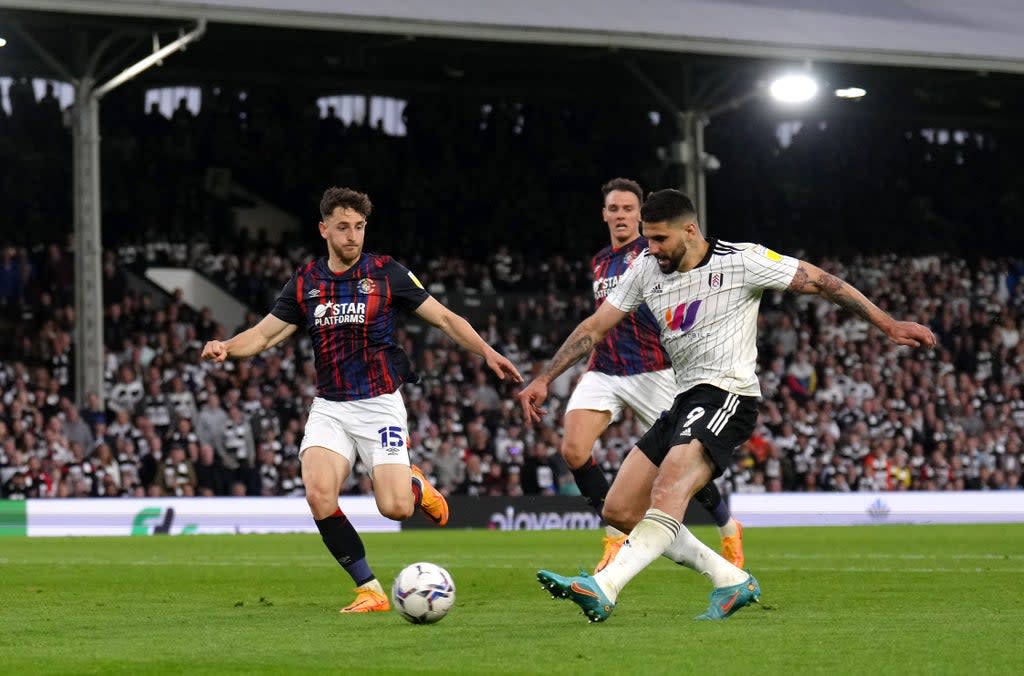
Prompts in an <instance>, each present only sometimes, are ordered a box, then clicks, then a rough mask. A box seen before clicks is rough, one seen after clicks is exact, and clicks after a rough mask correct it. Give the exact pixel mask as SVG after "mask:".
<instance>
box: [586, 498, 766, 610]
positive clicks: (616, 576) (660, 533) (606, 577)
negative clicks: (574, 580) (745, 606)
mask: <svg viewBox="0 0 1024 676" xmlns="http://www.w3.org/2000/svg"><path fill="white" fill-rule="evenodd" d="M678 532H679V522H678V521H676V520H675V519H674V518H673V517H671V516H669V515H668V514H666V513H665V512H662V511H661V510H658V509H649V510H647V513H646V514H645V515H644V518H643V519H642V520H641V521H640V523H638V524H637V525H636V526H635V527H634V528H633V532H631V533H630V534H629V539H628V540H626V542H625V544H623V545H622V549H620V550H619V553H618V554H616V555H615V559H614V560H613V561H612V562H611V563H609V564H608V566H607V567H606V568H605V569H604V570H602V571H601V572H600V573H597V574H596V575H594V581H595V582H597V584H598V586H599V587H601V591H603V592H604V593H605V596H607V597H608V598H609V599H611V600H612V602H614V601H615V599H617V598H618V596H619V592H620V591H622V588H623V587H625V586H626V585H627V584H628V583H629V581H630V580H632V579H633V578H634V577H636V575H637V574H638V573H639V572H640V571H641V570H643V569H644V568H646V567H647V566H649V565H650V564H651V562H652V561H654V560H655V559H656V558H658V557H659V556H661V554H662V553H663V552H664V551H665V548H666V547H668V546H669V545H670V544H672V541H673V540H674V539H675V537H676V533H678ZM744 579H746V578H744Z"/></svg>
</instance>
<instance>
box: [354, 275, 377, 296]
mask: <svg viewBox="0 0 1024 676" xmlns="http://www.w3.org/2000/svg"><path fill="white" fill-rule="evenodd" d="M358 288H359V293H361V294H363V295H364V296H368V295H370V294H371V293H373V292H374V290H376V288H377V285H376V284H375V283H374V281H373V280H372V279H370V278H369V277H363V278H362V279H360V280H359V287H358Z"/></svg>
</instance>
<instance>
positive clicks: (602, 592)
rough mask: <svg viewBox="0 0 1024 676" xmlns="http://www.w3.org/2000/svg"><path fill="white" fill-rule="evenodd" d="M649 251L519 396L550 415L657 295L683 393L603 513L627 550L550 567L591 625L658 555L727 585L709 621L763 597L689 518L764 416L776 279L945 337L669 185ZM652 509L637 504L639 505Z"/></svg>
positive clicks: (649, 228)
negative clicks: (578, 375) (763, 375)
mask: <svg viewBox="0 0 1024 676" xmlns="http://www.w3.org/2000/svg"><path fill="white" fill-rule="evenodd" d="M641 217H642V220H643V223H644V234H645V236H646V237H647V240H648V247H649V251H648V252H647V253H646V254H645V255H644V256H643V257H642V258H641V259H639V260H637V261H636V262H635V263H634V264H633V265H632V266H631V267H630V268H629V270H628V271H627V272H626V274H625V275H623V277H622V278H621V279H620V281H619V283H618V285H617V286H616V288H615V289H614V290H613V291H612V293H611V294H610V295H609V296H608V299H607V302H605V303H604V304H602V305H601V307H600V308H598V310H597V311H596V312H595V313H594V314H593V315H591V316H590V317H588V318H587V319H585V320H583V321H582V322H581V323H580V324H579V326H577V327H576V329H575V331H573V333H572V334H571V335H570V336H569V337H568V338H567V339H566V341H565V342H564V343H563V344H562V346H561V347H560V348H559V349H558V352H556V354H555V356H554V357H553V358H552V359H551V361H550V363H549V364H548V365H547V367H546V368H545V370H544V371H543V372H542V373H541V374H540V375H538V376H537V377H536V378H535V379H534V380H533V382H531V383H530V385H529V386H527V387H526V388H525V389H524V390H523V391H522V392H520V394H519V395H518V397H519V400H520V403H521V404H522V406H523V411H524V413H525V415H526V418H527V420H530V421H535V420H538V419H539V418H540V416H541V415H542V413H543V412H542V409H541V408H540V405H541V404H542V403H543V402H544V400H545V399H546V397H547V386H548V383H549V382H551V380H553V379H554V378H555V377H557V376H558V375H559V374H560V373H562V372H563V371H564V370H565V369H566V368H568V367H569V366H571V365H572V364H573V363H575V362H576V361H578V360H579V359H580V358H582V357H583V356H585V355H587V354H589V353H590V351H591V350H592V349H593V346H594V344H595V343H597V342H598V341H600V340H601V339H602V338H603V337H604V335H605V334H607V333H608V331H609V330H611V328H612V327H614V326H615V325H616V324H618V323H619V322H620V321H621V320H622V318H623V317H624V316H625V315H626V314H627V313H629V312H632V311H633V310H634V309H636V308H637V307H639V306H640V304H641V303H646V304H647V305H648V307H650V309H651V311H652V312H653V313H654V316H655V317H657V319H658V323H659V324H660V325H661V341H662V344H663V345H664V346H665V349H666V350H667V351H668V353H669V356H670V357H671V359H672V366H673V368H674V369H675V375H676V389H677V391H678V394H677V396H676V399H675V403H674V404H673V406H672V409H671V410H670V411H669V412H668V414H667V415H665V416H662V417H661V418H659V419H658V421H657V422H656V423H655V424H654V426H653V427H652V428H651V429H650V430H649V431H648V432H647V434H645V435H644V436H643V438H642V439H640V441H639V442H638V443H637V446H636V447H635V448H633V449H632V451H630V453H629V456H628V457H627V458H626V462H625V463H623V466H622V468H621V469H620V470H619V474H618V476H617V477H616V480H615V482H614V483H613V484H612V487H611V490H610V491H609V493H608V497H607V500H606V502H605V507H604V512H603V515H604V518H605V519H606V520H607V521H608V522H609V523H611V524H612V525H614V526H616V527H618V528H619V529H621V530H623V531H625V532H628V533H629V534H630V535H629V539H628V540H627V541H626V543H625V544H624V545H623V547H622V549H621V550H620V551H619V553H618V554H617V556H616V557H615V559H614V560H613V561H612V562H611V563H610V564H609V565H608V566H607V567H606V568H605V569H604V570H602V571H601V572H599V573H596V574H595V575H593V576H591V575H587V574H585V573H583V574H580V575H577V576H571V577H570V576H563V575H558V574H556V573H553V572H550V571H547V570H541V571H539V572H538V573H537V579H538V580H539V581H540V582H541V584H542V585H543V586H544V587H545V588H546V589H547V590H548V591H549V592H551V594H552V595H554V596H555V597H560V598H569V599H572V601H573V602H575V603H576V604H577V605H578V606H579V607H580V608H581V609H582V610H583V613H584V614H585V615H586V616H587V617H588V618H589V620H590V621H591V622H601V621H604V620H606V619H607V618H608V617H609V616H610V615H611V613H612V611H613V610H614V609H615V604H616V601H617V599H618V596H619V593H620V592H621V591H622V589H623V587H625V585H626V584H627V583H628V582H629V581H630V580H631V579H633V577H635V576H636V575H637V574H638V573H639V572H640V571H641V570H643V569H644V568H646V567H647V566H648V565H650V563H651V562H653V561H654V560H655V559H656V558H658V556H660V555H662V554H664V555H665V556H667V557H668V558H669V559H671V560H673V561H675V562H677V563H679V564H682V565H685V566H687V567H689V568H693V569H694V570H697V571H698V572H700V573H701V574H703V575H704V576H706V577H707V578H708V579H710V580H711V583H712V584H713V585H714V590H713V591H712V592H711V598H710V605H709V607H708V609H707V610H706V611H705V612H704V613H703V614H701V615H699V616H698V619H707V620H719V619H724V618H726V617H729V616H730V615H732V614H733V613H734V612H736V611H737V610H739V609H740V608H743V607H744V606H747V605H749V604H751V603H754V602H756V601H757V600H758V599H759V598H760V595H761V587H760V585H759V583H758V581H757V580H756V579H755V578H754V576H752V575H750V574H749V573H747V572H746V571H744V570H741V569H739V568H737V567H736V566H734V565H732V564H731V563H729V562H728V561H726V560H725V559H723V558H722V557H721V556H719V555H718V554H716V553H715V552H714V551H712V550H711V549H709V548H708V547H707V546H705V545H704V544H703V543H701V542H700V541H699V540H698V539H697V538H695V537H694V536H693V535H692V534H691V533H690V532H689V531H688V530H687V529H686V527H684V526H683V525H682V523H681V522H682V518H683V514H684V513H685V511H686V506H687V504H688V503H689V501H690V499H691V498H692V497H693V496H694V494H695V493H696V492H697V490H699V489H700V488H701V487H702V486H704V485H705V484H706V483H707V482H708V481H710V480H711V479H713V478H714V477H716V476H718V475H720V474H721V473H722V471H723V470H724V469H725V468H726V467H727V466H728V465H729V462H730V458H731V455H732V453H733V451H734V450H735V449H736V447H738V446H739V445H740V444H742V443H744V442H745V441H747V440H748V439H749V438H750V435H751V433H752V432H753V429H754V425H755V423H756V421H757V400H758V398H759V397H760V387H759V384H758V380H757V375H756V373H755V367H756V358H757V348H756V333H757V314H758V307H759V306H760V303H761V295H762V293H763V292H764V291H765V290H766V289H773V290H779V291H783V290H789V291H795V292H797V293H805V294H814V295H819V296H821V297H823V298H826V299H828V300H830V301H832V302H833V303H835V304H836V305H838V306H839V307H841V308H843V309H845V310H847V311H848V312H850V313H852V314H854V315H856V316H858V317H860V318H862V319H864V320H865V321H867V322H869V323H871V324H872V325H874V326H875V327H877V328H878V329H879V330H881V331H882V332H883V333H884V334H885V335H886V336H888V337H889V339H890V340H892V341H893V342H895V343H896V344H898V345H906V346H910V347H927V348H930V347H933V346H934V345H935V336H934V335H933V334H932V332H931V331H930V330H929V329H928V328H927V327H925V326H922V325H920V324H917V323H915V322H907V321H897V320H896V319H894V318H893V317H891V316H890V315H889V314H888V313H886V312H885V311H883V310H881V309H880V308H879V307H878V306H876V305H875V304H874V303H872V302H871V301H870V300H868V299H867V298H866V297H865V296H864V294H862V293H861V292H860V291H858V290H857V289H855V288H853V287H852V286H850V285H849V284H847V283H846V282H844V281H842V280H841V279H839V278H837V277H835V276H834V275H831V274H828V273H827V272H825V271H824V270H822V269H820V268H818V267H816V266H814V265H812V264H810V263H807V262H806V261H802V260H798V259H796V258H791V257H789V256H782V255H779V254H777V253H775V252H774V251H772V250H771V249H767V248H765V247H763V246H761V245H755V244H731V243H728V242H723V241H720V240H715V239H712V240H710V241H709V240H706V239H705V238H704V236H703V235H702V234H701V232H700V228H699V227H698V225H697V223H696V211H695V209H694V207H693V203H692V202H691V201H690V199H689V198H688V197H686V195H684V194H683V193H681V192H679V191H678V190H660V191H658V192H656V193H653V194H652V195H650V196H649V197H648V198H647V201H646V202H645V203H644V206H643V208H642V210H641ZM648 494H649V497H650V503H649V504H650V509H648V510H647V511H646V513H644V514H638V513H637V507H636V505H643V504H645V503H646V499H645V498H646V497H647V496H648Z"/></svg>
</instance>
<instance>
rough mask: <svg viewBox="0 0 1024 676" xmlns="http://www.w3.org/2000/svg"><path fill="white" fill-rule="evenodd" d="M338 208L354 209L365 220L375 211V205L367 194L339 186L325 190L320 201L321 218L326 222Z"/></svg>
mask: <svg viewBox="0 0 1024 676" xmlns="http://www.w3.org/2000/svg"><path fill="white" fill-rule="evenodd" d="M338 207H341V208H342V209H352V210H353V211H355V212H356V213H358V214H359V215H361V216H362V217H363V218H369V217H370V212H371V211H373V204H372V203H371V202H370V197H369V196H368V195H367V194H366V193H365V192H359V191H358V190H352V189H351V188H339V187H337V186H333V187H330V188H328V189H327V190H324V196H323V197H322V198H321V199H320V218H322V219H324V220H326V219H327V218H329V217H330V215H331V214H333V213H334V210H335V209H337V208H338Z"/></svg>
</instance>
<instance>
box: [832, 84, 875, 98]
mask: <svg viewBox="0 0 1024 676" xmlns="http://www.w3.org/2000/svg"><path fill="white" fill-rule="evenodd" d="M867 93H868V92H867V90H866V89H863V88H861V87H846V88H844V89H837V90H836V96H838V97H839V98H841V99H859V98H861V97H862V96H864V95H865V94H867Z"/></svg>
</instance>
